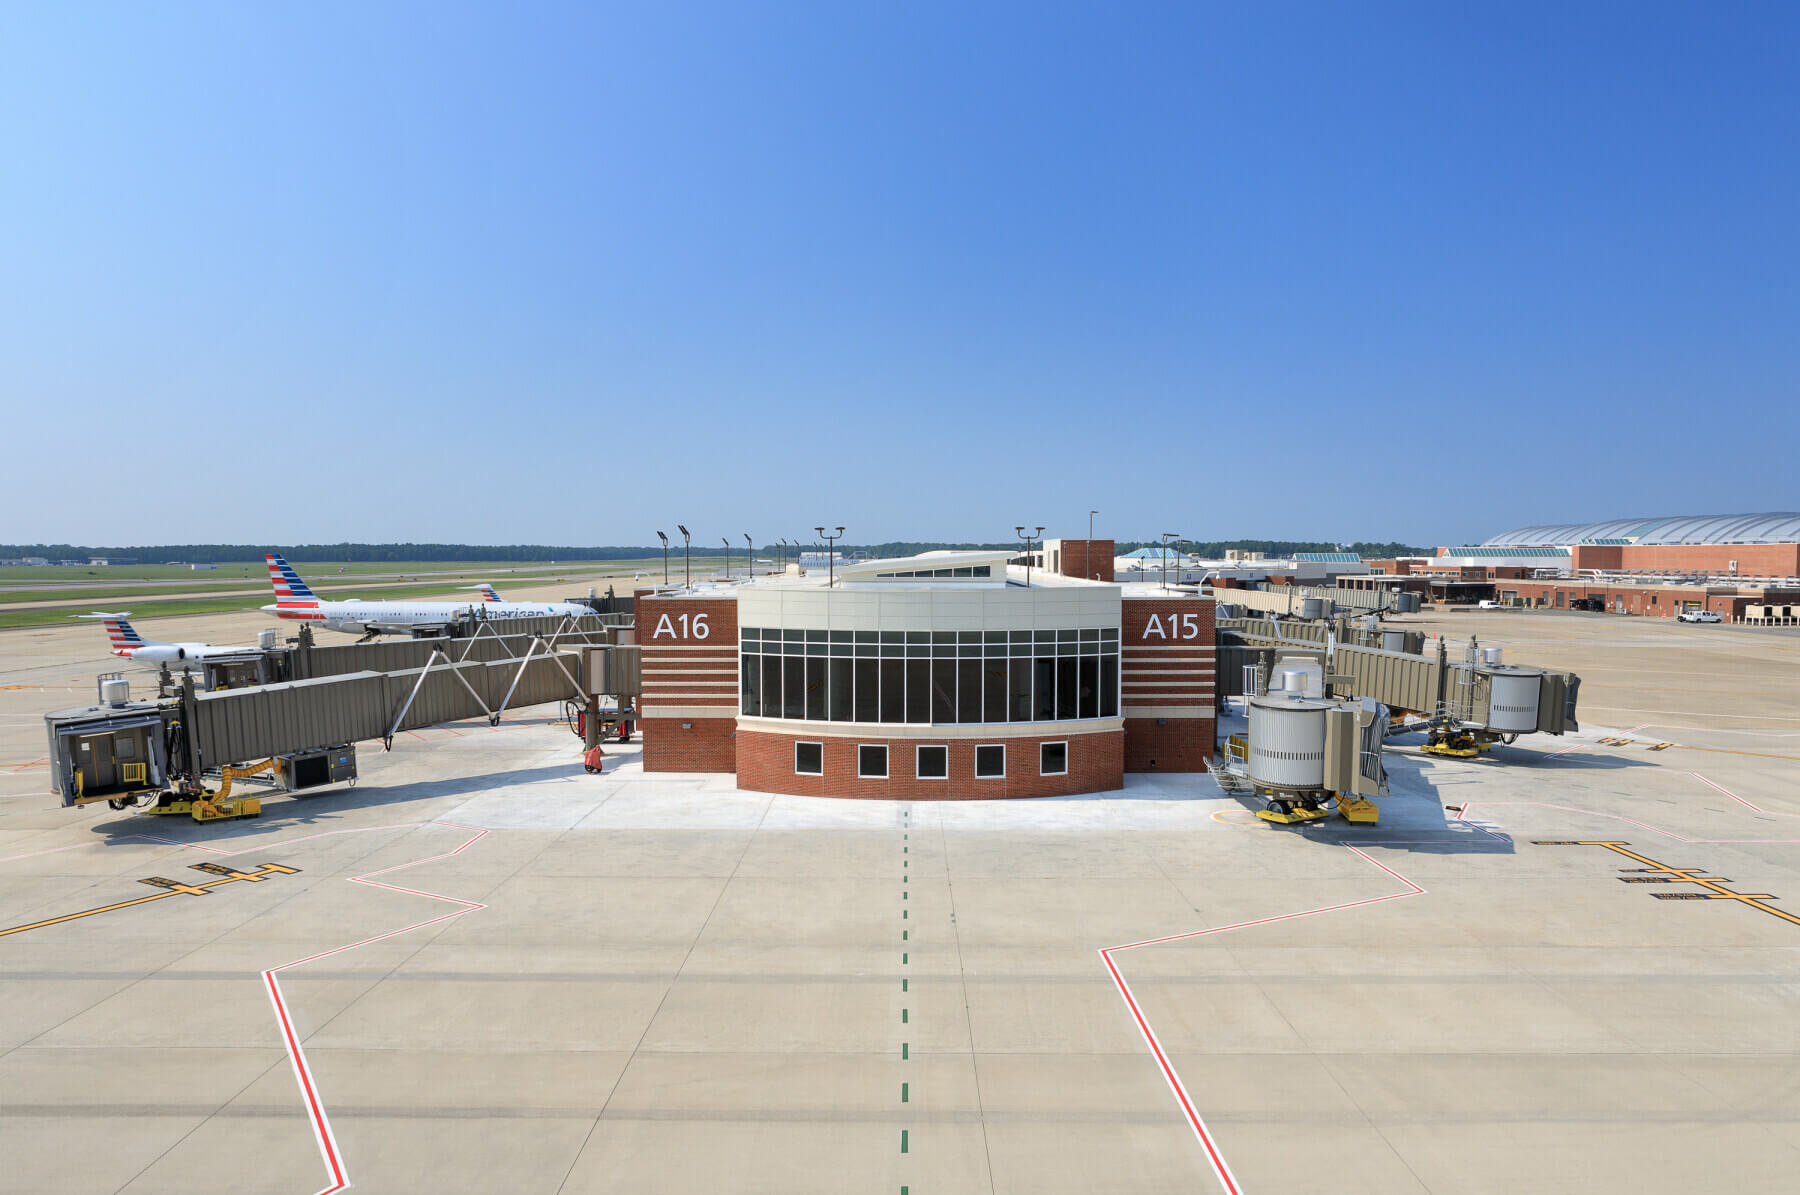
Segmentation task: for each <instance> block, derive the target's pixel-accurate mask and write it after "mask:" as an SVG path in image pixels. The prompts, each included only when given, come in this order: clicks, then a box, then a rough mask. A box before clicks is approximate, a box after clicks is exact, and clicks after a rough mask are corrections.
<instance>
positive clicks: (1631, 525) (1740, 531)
mask: <svg viewBox="0 0 1800 1195" xmlns="http://www.w3.org/2000/svg"><path fill="white" fill-rule="evenodd" d="M1622 539H1625V540H1631V541H1632V542H1634V543H1640V544H1791V543H1800V513H1796V512H1794V511H1784V512H1778V513H1774V514H1755V515H1672V516H1669V517H1667V518H1661V519H1611V520H1608V521H1606V522H1602V523H1545V524H1542V525H1539V526H1536V527H1515V528H1513V529H1512V530H1511V531H1506V532H1502V533H1501V534H1499V535H1494V536H1489V537H1488V538H1487V539H1485V540H1483V541H1482V544H1483V545H1484V546H1493V547H1499V546H1503V545H1504V546H1507V547H1515V546H1518V547H1523V546H1529V545H1537V544H1545V545H1549V544H1581V543H1590V542H1594V541H1599V540H1612V541H1615V542H1616V541H1618V540H1622Z"/></svg>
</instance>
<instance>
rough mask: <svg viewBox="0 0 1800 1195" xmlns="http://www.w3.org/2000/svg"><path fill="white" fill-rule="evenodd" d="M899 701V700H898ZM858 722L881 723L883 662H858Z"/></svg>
mask: <svg viewBox="0 0 1800 1195" xmlns="http://www.w3.org/2000/svg"><path fill="white" fill-rule="evenodd" d="M896 700H897V699H896ZM856 720H857V721H858V722H879V721H881V661H879V660H858V661H856Z"/></svg>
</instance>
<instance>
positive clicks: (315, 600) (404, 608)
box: [263, 552, 594, 637]
mask: <svg viewBox="0 0 1800 1195" xmlns="http://www.w3.org/2000/svg"><path fill="white" fill-rule="evenodd" d="M265 559H266V560H268V562H269V581H270V583H271V584H273V585H274V586H275V604H274V605H273V606H264V607H263V609H264V610H267V611H268V612H269V613H271V614H273V615H275V617H277V618H287V619H297V620H300V621H303V622H317V623H319V624H320V625H322V626H324V627H325V629H326V630H330V631H343V632H345V633H347V634H352V635H363V636H367V637H373V636H375V635H385V634H395V633H405V634H410V635H414V636H419V635H435V634H438V633H440V632H441V631H443V630H444V629H445V628H446V627H448V626H449V625H450V624H451V623H453V622H459V621H461V620H462V619H465V618H470V617H474V618H544V617H564V616H568V617H575V618H582V617H590V616H592V615H593V613H594V612H593V611H592V610H591V609H589V608H588V607H586V606H583V605H579V604H577V603H574V602H503V601H501V600H500V595H499V594H498V593H495V592H494V587H493V586H491V585H474V586H470V588H472V589H478V590H481V591H482V596H483V600H481V601H479V602H412V601H366V602H365V601H363V600H362V599H361V598H350V599H348V600H346V601H341V602H327V601H321V600H320V598H319V595H318V594H316V593H314V592H313V591H312V590H311V589H310V588H308V587H307V584H306V582H305V581H302V580H301V579H300V574H299V573H297V572H295V571H294V566H293V565H291V564H289V563H288V562H287V561H285V560H283V559H282V558H281V557H279V556H277V555H275V554H274V553H272V552H271V553H268V554H266V556H265Z"/></svg>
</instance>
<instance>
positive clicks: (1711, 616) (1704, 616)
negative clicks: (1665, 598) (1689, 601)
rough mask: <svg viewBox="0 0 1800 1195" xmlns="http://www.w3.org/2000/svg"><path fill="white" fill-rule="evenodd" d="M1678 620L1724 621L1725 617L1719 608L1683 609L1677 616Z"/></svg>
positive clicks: (1676, 619)
mask: <svg viewBox="0 0 1800 1195" xmlns="http://www.w3.org/2000/svg"><path fill="white" fill-rule="evenodd" d="M1675 621H1676V622H1724V621H1725V619H1724V618H1723V617H1722V616H1721V615H1720V614H1719V612H1718V611H1717V610H1683V611H1682V612H1681V613H1680V614H1677V615H1676V616H1675Z"/></svg>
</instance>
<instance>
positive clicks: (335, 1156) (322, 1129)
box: [0, 821, 488, 1195]
mask: <svg viewBox="0 0 1800 1195" xmlns="http://www.w3.org/2000/svg"><path fill="white" fill-rule="evenodd" d="M421 826H444V827H446V828H448V829H452V830H472V831H474V833H473V834H472V835H471V836H470V837H469V838H467V839H465V840H464V841H463V842H462V843H461V845H459V846H457V847H456V848H455V849H454V850H449V851H445V852H443V853H442V854H438V855H430V856H427V857H426V858H423V859H414V860H411V861H410V862H407V863H397V864H395V865H394V866H392V867H384V868H381V869H380V870H378V871H367V872H364V873H363V874H362V875H357V876H351V877H350V882H351V883H353V884H366V885H368V886H369V887H371V888H385V889H387V890H388V891H390V892H399V893H402V894H404V895H407V896H423V897H426V898H428V899H430V900H441V901H444V902H446V903H448V904H453V905H459V906H461V907H460V908H457V909H455V910H454V911H452V912H449V913H444V914H442V915H441V916H437V917H432V918H429V919H427V920H425V921H417V922H414V923H413V924H411V925H407V926H402V927H401V928H400V929H393V930H388V931H387V932H386V933H380V934H374V935H372V936H370V937H367V938H362V939H360V940H358V941H355V942H347V943H345V944H344V945H342V946H334V947H332V948H331V949H330V950H321V951H319V952H318V953H317V954H309V955H307V956H306V957H305V958H298V959H295V960H293V961H292V962H287V963H282V964H281V965H280V966H278V967H270V968H269V969H268V970H266V971H264V972H263V973H262V977H263V986H264V988H265V989H266V990H267V991H268V993H269V1003H270V1004H272V1005H273V1006H274V1008H275V1019H276V1021H277V1022H279V1024H280V1026H281V1038H282V1043H283V1045H284V1046H285V1047H286V1049H287V1056H288V1064H289V1065H290V1066H291V1067H292V1068H293V1071H294V1081H295V1082H296V1083H298V1084H299V1087H300V1096H301V1099H302V1101H303V1102H304V1104H305V1106H306V1115H307V1119H308V1121H309V1122H310V1123H311V1124H312V1129H313V1139H314V1140H315V1141H316V1142H317V1143H318V1146H319V1156H320V1157H321V1158H322V1159H324V1162H325V1172H326V1176H327V1178H328V1179H329V1181H328V1182H327V1183H326V1185H325V1186H323V1187H321V1188H320V1189H319V1191H318V1195H337V1192H340V1191H344V1190H347V1189H349V1187H350V1178H349V1171H348V1169H347V1168H346V1166H345V1164H344V1157H343V1152H342V1151H341V1150H340V1149H339V1148H338V1144H337V1137H336V1136H335V1135H334V1134H333V1133H332V1131H331V1117H330V1116H329V1115H328V1114H327V1112H326V1109H325V1101H324V1099H323V1098H322V1097H321V1096H320V1094H319V1087H318V1083H317V1082H316V1081H315V1080H314V1079H313V1074H312V1068H311V1067H310V1066H309V1065H308V1064H307V1061H306V1049H305V1047H304V1046H302V1045H301V1042H300V1036H299V1034H298V1033H297V1032H296V1031H295V1029H294V1019H293V1016H292V1015H291V1014H290V1013H289V1011H288V1006H287V998H286V996H285V995H284V994H283V993H282V990H281V981H280V980H279V979H277V978H276V976H277V974H279V973H280V972H282V971H286V970H289V969H291V968H293V967H299V966H302V965H304V964H306V963H311V962H317V961H318V960H319V959H322V958H330V957H331V956H332V955H334V954H343V953H344V952H345V951H349V950H356V949H358V948H359V947H362V946H367V945H369V944H371V943H373V942H384V941H386V940H387V939H389V938H397V937H399V936H400V935H401V934H409V933H412V932H413V931H414V930H419V929H424V928H425V927H426V926H428V925H437V924H438V923H440V922H444V921H450V920H453V919H454V918H457V917H461V916H462V915H463V914H465V913H473V912H475V911H476V910H477V909H485V908H487V906H486V905H484V904H482V903H480V902H479V901H473V900H463V899H462V898H461V897H456V896H444V895H441V894H440V893H436V892H426V891H424V890H423V889H420V888H402V887H400V886H399V885H397V884H383V883H379V882H377V881H376V880H375V879H374V878H373V877H375V876H381V875H387V874H388V873H389V872H395V871H403V870H405V869H406V868H409V867H418V866H419V865H421V864H424V863H435V862H437V861H438V860H439V859H448V858H451V857H452V856H455V855H460V854H462V853H463V852H464V851H466V850H468V849H469V848H470V847H471V846H474V845H475V844H476V843H477V842H480V841H481V840H482V839H483V838H486V837H487V834H488V832H487V831H486V830H480V829H476V828H475V827H474V826H462V825H457V824H456V823H454V822H439V821H430V822H402V823H400V824H399V825H392V826H361V827H356V828H353V829H347V830H324V831H321V832H320V833H317V834H303V835H301V836H300V837H298V838H287V839H279V840H276V841H273V842H258V843H256V844H254V845H252V846H246V847H241V848H239V849H237V850H222V849H220V848H219V847H214V846H206V845H204V844H202V843H198V842H180V841H177V840H176V839H173V838H159V837H157V836H156V835H154V834H134V835H131V837H134V838H142V839H146V840H147V841H150V842H158V843H162V844H164V845H166V846H182V847H191V848H192V849H194V850H197V851H205V852H207V853H208V854H213V855H242V854H245V853H247V852H249V851H266V850H271V849H273V848H276V847H281V846H291V845H293V844H294V843H298V842H310V841H312V840H314V839H317V838H333V837H336V836H337V835H339V834H367V833H370V832H373V831H376V830H414V829H418V828H419V827H421ZM239 837H240V838H241V837H248V836H247V835H241V836H239ZM94 845H98V844H96V843H85V842H81V843H75V844H74V845H72V846H60V847H52V848H50V849H49V850H43V851H32V852H30V853H28V854H23V855H12V856H9V857H7V858H5V859H0V863H10V862H12V861H13V860H15V859H31V858H35V857H37V856H39V855H51V854H56V853H57V852H60V851H70V850H76V849H78V848H80V847H86V846H94Z"/></svg>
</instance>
